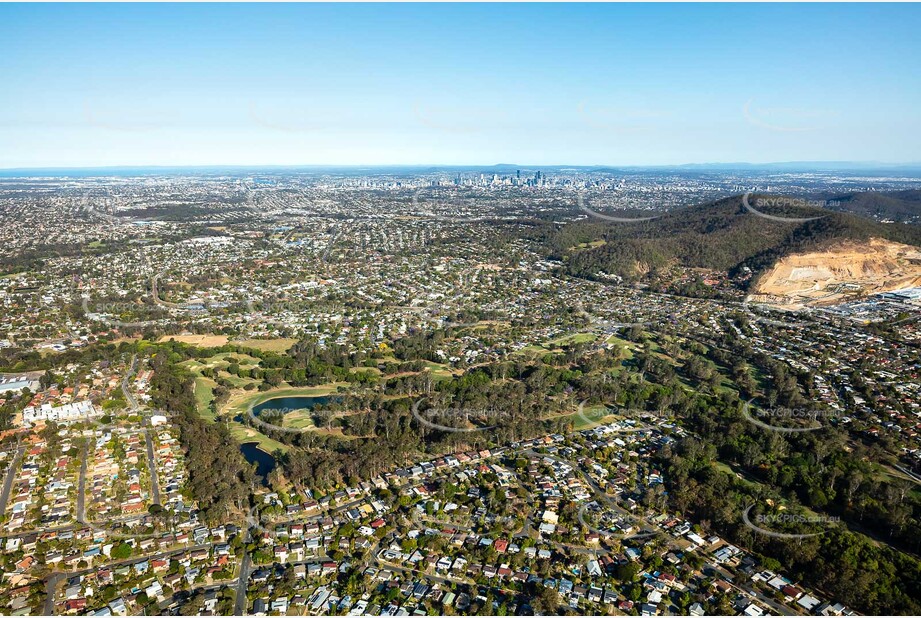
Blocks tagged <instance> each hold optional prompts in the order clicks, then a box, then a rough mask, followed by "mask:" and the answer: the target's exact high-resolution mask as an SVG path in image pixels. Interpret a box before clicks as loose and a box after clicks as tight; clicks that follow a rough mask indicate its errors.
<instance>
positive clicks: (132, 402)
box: [122, 354, 140, 412]
mask: <svg viewBox="0 0 921 618" xmlns="http://www.w3.org/2000/svg"><path fill="white" fill-rule="evenodd" d="M137 367H138V357H137V354H135V355H134V356H132V357H131V367H130V368H129V369H128V371H127V372H126V373H125V377H124V378H122V392H123V393H124V394H125V400H126V401H127V402H128V405H129V406H130V407H131V411H132V412H137V411H138V409H139V408H140V406H138V402H137V399H135V398H134V394H133V393H132V392H131V391H130V390H129V389H128V380H130V379H131V376H133V375H134V372H135V371H137Z"/></svg>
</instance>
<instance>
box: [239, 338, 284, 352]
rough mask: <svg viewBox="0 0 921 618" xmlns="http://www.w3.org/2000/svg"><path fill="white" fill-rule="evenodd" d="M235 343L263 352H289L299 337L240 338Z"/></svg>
mask: <svg viewBox="0 0 921 618" xmlns="http://www.w3.org/2000/svg"><path fill="white" fill-rule="evenodd" d="M234 343H235V344H237V345H241V346H244V347H247V348H253V349H254V350H261V351H262V352H279V353H281V352H287V351H288V350H289V349H290V348H291V346H293V345H294V344H295V343H297V339H286V338H279V339H239V340H236V341H234Z"/></svg>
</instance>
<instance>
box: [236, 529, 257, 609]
mask: <svg viewBox="0 0 921 618" xmlns="http://www.w3.org/2000/svg"><path fill="white" fill-rule="evenodd" d="M247 543H249V535H248V534H247ZM252 570H253V559H252V558H250V555H249V552H248V551H246V550H244V552H243V562H242V563H241V564H240V575H239V577H238V578H237V598H236V600H235V601H234V604H233V615H234V616H245V615H246V609H247V606H248V605H249V604H248V603H247V602H246V588H247V586H248V585H249V574H250V571H252Z"/></svg>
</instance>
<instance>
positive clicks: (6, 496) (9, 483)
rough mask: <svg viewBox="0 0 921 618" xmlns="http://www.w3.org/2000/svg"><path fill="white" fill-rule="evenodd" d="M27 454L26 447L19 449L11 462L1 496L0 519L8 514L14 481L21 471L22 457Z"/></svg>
mask: <svg viewBox="0 0 921 618" xmlns="http://www.w3.org/2000/svg"><path fill="white" fill-rule="evenodd" d="M25 452H26V449H25V447H19V449H17V451H16V454H15V455H14V456H13V460H12V461H11V462H10V467H9V469H8V470H7V471H6V479H5V480H4V481H3V493H2V494H0V518H2V517H3V516H4V515H5V514H6V503H7V502H9V500H10V491H11V490H12V489H13V480H14V479H15V478H16V470H18V469H19V462H20V461H21V460H22V456H23V454H24V453H25Z"/></svg>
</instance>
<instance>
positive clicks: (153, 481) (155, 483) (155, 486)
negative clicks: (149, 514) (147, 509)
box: [144, 429, 160, 505]
mask: <svg viewBox="0 0 921 618" xmlns="http://www.w3.org/2000/svg"><path fill="white" fill-rule="evenodd" d="M150 431H151V430H150V429H148V430H147V431H145V432H144V436H145V437H146V438H147V463H148V467H149V468H150V492H151V494H152V495H153V503H154V504H156V505H159V504H160V479H159V478H158V476H157V460H156V459H154V448H153V438H151V437H150Z"/></svg>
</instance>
